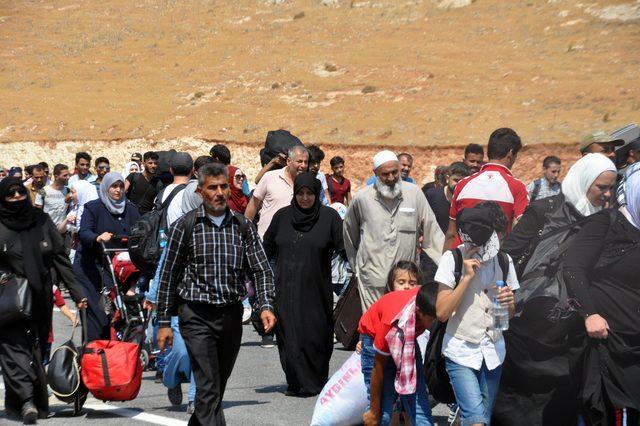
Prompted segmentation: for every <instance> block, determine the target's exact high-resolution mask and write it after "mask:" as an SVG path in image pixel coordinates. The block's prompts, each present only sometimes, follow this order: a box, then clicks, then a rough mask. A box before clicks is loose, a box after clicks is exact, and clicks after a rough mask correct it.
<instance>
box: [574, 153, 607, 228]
mask: <svg viewBox="0 0 640 426" xmlns="http://www.w3.org/2000/svg"><path fill="white" fill-rule="evenodd" d="M607 171H610V172H614V173H615V172H616V166H615V164H613V162H612V161H611V160H609V159H608V158H607V157H605V156H604V155H602V154H595V153H594V154H587V155H585V156H584V157H582V158H581V159H579V160H578V161H576V162H575V164H574V165H573V166H571V168H570V169H569V172H568V173H567V177H565V179H564V181H563V182H562V193H563V194H564V196H565V199H566V200H567V201H568V202H570V203H571V204H572V205H573V207H575V208H576V210H578V211H579V212H580V213H582V214H583V215H584V216H590V215H592V214H594V213H596V212H598V211H600V210H602V207H596V206H594V205H593V204H591V202H590V201H589V199H588V198H587V192H588V191H589V188H590V187H591V185H593V182H595V180H596V179H598V176H600V175H601V174H602V173H604V172H607Z"/></svg>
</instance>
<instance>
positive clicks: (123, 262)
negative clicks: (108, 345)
mask: <svg viewBox="0 0 640 426" xmlns="http://www.w3.org/2000/svg"><path fill="white" fill-rule="evenodd" d="M114 239H115V240H116V242H117V243H119V244H118V245H122V246H124V247H126V238H114ZM102 252H103V255H104V263H105V273H107V274H108V277H107V278H108V279H110V280H111V281H112V282H113V283H114V285H113V286H112V288H111V290H110V291H109V299H110V300H111V303H112V304H113V306H114V308H115V309H114V310H113V313H112V321H111V324H112V330H111V334H112V339H113V340H119V341H123V342H131V343H136V344H139V345H140V349H141V350H140V360H141V362H142V368H143V370H147V369H148V368H150V367H151V366H152V365H153V364H154V358H155V356H154V355H153V352H152V350H151V348H152V344H151V340H150V339H149V338H147V334H146V330H147V325H148V320H149V318H148V314H147V311H146V310H145V309H144V308H143V302H144V295H142V294H127V293H129V292H130V290H132V291H133V290H135V288H136V285H137V282H138V279H139V278H140V271H139V270H138V269H137V268H136V267H135V265H134V264H133V262H131V258H130V257H129V252H128V251H127V250H126V248H107V247H106V246H105V245H104V244H102Z"/></svg>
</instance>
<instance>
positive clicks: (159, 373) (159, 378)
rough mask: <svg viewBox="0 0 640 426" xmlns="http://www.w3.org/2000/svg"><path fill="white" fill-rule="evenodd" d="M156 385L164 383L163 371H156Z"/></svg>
mask: <svg viewBox="0 0 640 426" xmlns="http://www.w3.org/2000/svg"><path fill="white" fill-rule="evenodd" d="M154 382H156V383H162V371H159V370H158V371H156V378H155V380H154Z"/></svg>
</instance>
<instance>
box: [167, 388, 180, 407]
mask: <svg viewBox="0 0 640 426" xmlns="http://www.w3.org/2000/svg"><path fill="white" fill-rule="evenodd" d="M167 396H168V397H169V401H170V402H171V405H182V386H180V385H178V386H176V387H175V388H169V390H167Z"/></svg>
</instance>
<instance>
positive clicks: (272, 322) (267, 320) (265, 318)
mask: <svg viewBox="0 0 640 426" xmlns="http://www.w3.org/2000/svg"><path fill="white" fill-rule="evenodd" d="M260 319H261V320H262V326H263V327H264V332H265V333H270V332H271V330H273V327H275V326H276V316H275V315H274V314H273V312H271V311H270V310H268V309H265V310H264V311H262V312H260Z"/></svg>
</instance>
